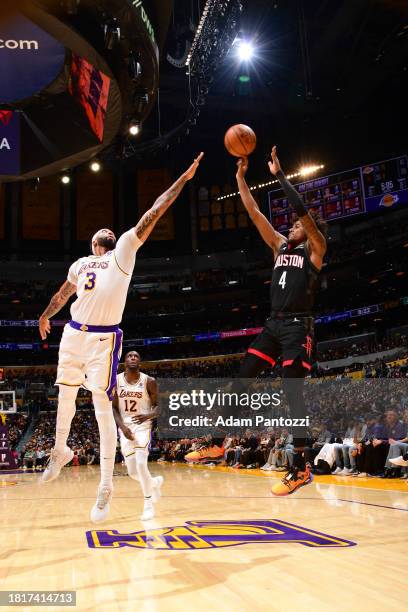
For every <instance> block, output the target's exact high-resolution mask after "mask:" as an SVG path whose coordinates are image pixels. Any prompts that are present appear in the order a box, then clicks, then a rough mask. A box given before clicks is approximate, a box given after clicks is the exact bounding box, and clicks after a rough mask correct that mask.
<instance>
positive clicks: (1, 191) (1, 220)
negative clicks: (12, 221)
mask: <svg viewBox="0 0 408 612" xmlns="http://www.w3.org/2000/svg"><path fill="white" fill-rule="evenodd" d="M5 215H6V188H5V186H4V184H0V240H4V238H5V233H4V229H5Z"/></svg>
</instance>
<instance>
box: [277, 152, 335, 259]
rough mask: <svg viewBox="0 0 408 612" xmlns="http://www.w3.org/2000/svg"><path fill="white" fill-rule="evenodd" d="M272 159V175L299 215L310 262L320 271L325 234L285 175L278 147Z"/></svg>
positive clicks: (325, 247) (323, 253)
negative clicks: (305, 237)
mask: <svg viewBox="0 0 408 612" xmlns="http://www.w3.org/2000/svg"><path fill="white" fill-rule="evenodd" d="M271 159H272V161H270V162H269V169H270V171H271V173H272V174H274V175H275V176H276V178H277V179H278V181H279V183H280V185H281V187H282V189H283V191H284V193H285V195H286V197H287V198H288V200H289V203H290V205H291V206H292V208H293V210H294V211H295V213H296V214H297V216H298V218H299V221H300V223H301V225H302V227H303V229H304V231H305V234H306V236H307V245H308V247H309V252H310V260H311V262H312V263H313V265H315V266H316V268H317V269H318V270H320V269H321V267H322V265H323V257H324V255H325V253H326V249H327V245H326V238H325V237H324V236H323V234H322V233H321V231H320V230H319V228H318V227H317V225H316V221H315V220H314V219H313V217H312V216H311V215H310V214H309V213H308V212H307V210H306V208H305V207H304V204H303V201H302V198H301V197H300V195H299V194H298V192H297V191H296V189H295V188H294V187H293V185H292V184H291V183H290V182H289V181H288V179H287V178H286V176H285V175H284V173H283V171H282V168H281V165H280V162H279V159H278V155H277V153H276V147H273V148H272V155H271Z"/></svg>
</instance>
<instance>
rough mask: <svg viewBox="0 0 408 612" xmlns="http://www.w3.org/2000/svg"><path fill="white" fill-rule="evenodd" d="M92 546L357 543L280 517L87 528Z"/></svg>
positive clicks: (160, 547) (324, 545) (317, 545)
mask: <svg viewBox="0 0 408 612" xmlns="http://www.w3.org/2000/svg"><path fill="white" fill-rule="evenodd" d="M86 538H87V541H88V546H89V548H122V547H124V546H131V547H132V548H140V549H144V550H146V549H150V550H203V549H209V548H224V547H225V546H241V545H243V544H278V543H287V542H294V543H297V544H303V546H308V547H311V548H330V547H348V546H355V545H356V542H350V541H349V540H343V539H341V538H336V537H333V536H330V535H327V534H325V533H320V532H319V531H313V530H311V529H306V528H305V527H299V526H298V525H292V524H291V523H286V522H285V521H280V520H275V519H272V520H265V521H187V522H186V523H185V524H184V525H177V526H176V527H160V528H157V529H149V530H143V531H134V532H132V533H119V532H118V531H115V530H102V531H100V530H93V531H87V532H86Z"/></svg>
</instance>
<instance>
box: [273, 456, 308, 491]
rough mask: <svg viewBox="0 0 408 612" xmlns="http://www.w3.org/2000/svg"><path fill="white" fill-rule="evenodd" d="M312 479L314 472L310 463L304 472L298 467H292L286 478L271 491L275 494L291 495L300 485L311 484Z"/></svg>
mask: <svg viewBox="0 0 408 612" xmlns="http://www.w3.org/2000/svg"><path fill="white" fill-rule="evenodd" d="M312 480H313V474H312V472H311V471H310V465H309V464H306V468H305V471H304V472H302V471H301V470H299V469H298V468H291V469H290V470H289V472H288V473H287V474H285V476H284V478H282V480H281V481H280V482H278V484H276V485H274V486H273V487H272V489H271V491H272V493H273V495H290V494H291V493H294V492H295V491H297V489H300V487H304V486H305V485H307V484H310V483H311V482H312Z"/></svg>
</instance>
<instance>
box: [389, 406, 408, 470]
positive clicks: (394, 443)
mask: <svg viewBox="0 0 408 612" xmlns="http://www.w3.org/2000/svg"><path fill="white" fill-rule="evenodd" d="M404 424H405V436H404V437H403V438H402V439H401V440H395V439H394V438H389V440H388V442H389V445H390V448H389V451H388V455H387V459H386V461H385V472H384V476H385V477H386V478H398V477H399V476H400V475H401V468H400V467H398V466H397V465H395V464H394V463H393V462H392V461H391V459H396V458H397V457H400V456H401V455H405V454H406V453H407V452H408V409H407V410H405V412H404ZM407 475H408V470H407V468H406V467H404V468H403V475H402V478H403V479H406V478H407Z"/></svg>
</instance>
